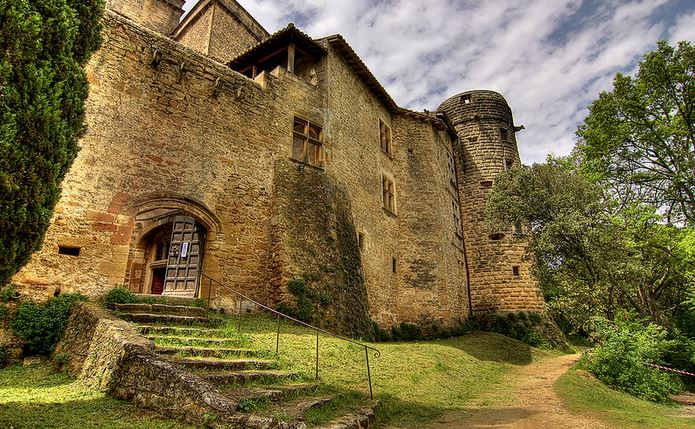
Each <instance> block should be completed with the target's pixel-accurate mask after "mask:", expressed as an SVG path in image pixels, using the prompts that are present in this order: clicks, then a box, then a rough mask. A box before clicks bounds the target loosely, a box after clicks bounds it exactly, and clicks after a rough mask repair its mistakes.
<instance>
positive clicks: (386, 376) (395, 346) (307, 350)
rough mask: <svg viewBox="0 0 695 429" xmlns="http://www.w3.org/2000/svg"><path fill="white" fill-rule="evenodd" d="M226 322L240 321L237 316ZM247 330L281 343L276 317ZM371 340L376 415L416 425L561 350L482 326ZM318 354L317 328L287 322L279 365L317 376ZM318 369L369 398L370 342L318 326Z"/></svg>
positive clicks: (331, 383) (269, 345) (324, 378)
mask: <svg viewBox="0 0 695 429" xmlns="http://www.w3.org/2000/svg"><path fill="white" fill-rule="evenodd" d="M228 323H229V324H234V326H235V327H236V325H235V323H236V322H235V321H234V320H230V321H229V322H228ZM241 331H242V336H243V337H245V338H247V339H248V340H249V343H251V344H254V345H256V346H259V347H262V348H265V349H267V350H272V351H274V350H275V341H276V336H275V332H276V321H275V320H274V319H268V318H263V317H247V318H244V319H242V327H241ZM244 332H246V333H244ZM367 344H368V345H370V346H372V347H376V348H377V349H379V350H380V351H381V356H380V357H378V358H376V357H374V355H373V354H372V352H371V351H370V354H369V362H370V365H371V375H372V387H373V390H374V396H375V398H377V399H379V400H380V402H381V405H380V407H381V408H380V410H379V412H378V413H377V417H378V421H379V422H380V423H388V424H393V425H398V426H410V427H416V426H418V425H421V424H423V423H425V422H428V421H430V420H431V419H432V418H434V417H437V416H439V415H441V414H442V413H443V412H445V411H447V410H450V409H456V408H462V407H464V406H466V405H467V404H469V402H470V401H471V400H473V399H475V398H477V397H478V396H480V395H481V394H482V393H484V392H486V391H487V390H490V389H492V388H494V386H496V385H498V384H499V383H501V382H502V380H503V377H504V375H505V374H506V373H507V372H508V371H509V370H511V369H512V368H513V367H514V366H515V365H525V364H529V363H531V362H532V361H534V360H535V359H538V358H543V357H547V356H553V355H555V354H554V353H551V352H546V351H541V350H537V349H533V348H531V347H530V346H528V345H527V344H524V343H522V342H520V341H516V340H513V339H510V338H508V337H505V336H503V335H499V334H494V333H482V332H475V333H470V334H468V335H465V336H462V337H456V338H450V339H444V340H436V341H418V342H408V343H367ZM315 358H316V333H315V332H311V331H309V330H307V329H305V328H302V327H298V326H295V325H290V324H287V323H284V322H283V323H282V324H281V336H280V363H281V366H282V367H283V368H287V369H290V370H294V371H298V372H300V373H301V374H302V375H303V376H304V377H305V378H308V379H311V378H313V377H314V374H315ZM319 377H320V380H321V382H322V383H323V384H325V385H326V387H327V388H333V389H336V390H339V391H342V390H351V391H356V392H360V393H361V395H362V397H363V398H367V397H368V394H369V387H368V382H367V370H366V366H365V351H364V348H361V347H359V346H357V345H354V344H349V343H345V342H343V341H340V340H337V339H334V338H331V337H328V336H324V335H323V334H320V335H319ZM353 402H354V401H353Z"/></svg>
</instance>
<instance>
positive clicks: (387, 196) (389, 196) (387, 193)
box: [381, 175, 396, 213]
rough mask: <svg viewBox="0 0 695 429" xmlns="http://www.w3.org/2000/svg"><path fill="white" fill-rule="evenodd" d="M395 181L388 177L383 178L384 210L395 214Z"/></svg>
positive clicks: (382, 196)
mask: <svg viewBox="0 0 695 429" xmlns="http://www.w3.org/2000/svg"><path fill="white" fill-rule="evenodd" d="M394 189H395V188H394V185H393V180H391V179H389V178H388V177H386V176H383V175H382V176H381V202H382V205H383V207H384V209H386V210H388V211H389V212H391V213H395V208H396V204H395V190H394Z"/></svg>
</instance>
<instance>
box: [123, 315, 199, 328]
mask: <svg viewBox="0 0 695 429" xmlns="http://www.w3.org/2000/svg"><path fill="white" fill-rule="evenodd" d="M121 318H122V319H124V320H128V321H130V322H135V323H166V324H177V325H195V324H201V325H209V324H210V323H212V322H211V320H210V319H208V318H207V317H198V316H178V315H173V314H150V313H123V314H121Z"/></svg>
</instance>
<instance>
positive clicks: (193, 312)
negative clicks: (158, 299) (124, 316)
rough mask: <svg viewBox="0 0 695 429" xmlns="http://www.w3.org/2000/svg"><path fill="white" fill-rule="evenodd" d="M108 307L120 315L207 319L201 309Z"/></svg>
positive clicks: (178, 306) (174, 306)
mask: <svg viewBox="0 0 695 429" xmlns="http://www.w3.org/2000/svg"><path fill="white" fill-rule="evenodd" d="M109 307H110V308H112V309H114V310H118V311H120V312H122V313H131V314H135V313H137V314H141V313H146V314H166V315H172V316H173V315H176V316H195V317H207V311H206V310H205V309H204V308H202V307H190V306H187V305H167V304H109Z"/></svg>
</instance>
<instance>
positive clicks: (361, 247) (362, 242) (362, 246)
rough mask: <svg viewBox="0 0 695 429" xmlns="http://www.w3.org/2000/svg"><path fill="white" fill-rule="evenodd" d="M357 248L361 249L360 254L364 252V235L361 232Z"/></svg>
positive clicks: (358, 236)
mask: <svg viewBox="0 0 695 429" xmlns="http://www.w3.org/2000/svg"><path fill="white" fill-rule="evenodd" d="M357 246H358V247H359V248H360V252H364V234H362V233H361V232H358V233H357Z"/></svg>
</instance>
